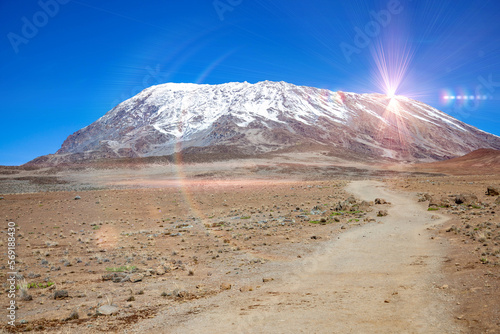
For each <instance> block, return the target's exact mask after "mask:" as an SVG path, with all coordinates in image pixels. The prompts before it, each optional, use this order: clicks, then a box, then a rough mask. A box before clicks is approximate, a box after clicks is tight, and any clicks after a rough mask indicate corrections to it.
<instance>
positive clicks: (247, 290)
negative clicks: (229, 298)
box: [240, 285, 253, 292]
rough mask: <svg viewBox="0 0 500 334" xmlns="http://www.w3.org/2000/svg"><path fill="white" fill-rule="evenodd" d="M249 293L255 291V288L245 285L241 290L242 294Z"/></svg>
mask: <svg viewBox="0 0 500 334" xmlns="http://www.w3.org/2000/svg"><path fill="white" fill-rule="evenodd" d="M249 291H253V288H252V287H251V286H249V285H244V286H242V287H241V288H240V292H249Z"/></svg>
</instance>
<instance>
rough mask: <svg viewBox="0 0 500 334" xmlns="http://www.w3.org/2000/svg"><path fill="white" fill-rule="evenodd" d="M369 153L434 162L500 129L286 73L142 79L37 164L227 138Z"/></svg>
mask: <svg viewBox="0 0 500 334" xmlns="http://www.w3.org/2000/svg"><path fill="white" fill-rule="evenodd" d="M306 143H307V144H311V145H320V146H324V147H325V148H330V149H331V150H332V151H336V152H340V151H342V150H345V151H350V152H354V153H357V154H360V155H366V156H368V157H373V158H381V159H392V160H396V161H435V160H442V159H447V158H452V157H456V156H461V155H464V154H466V153H469V152H470V151H473V150H475V149H478V148H494V149H500V137H498V136H495V135H492V134H488V133H486V132H484V131H482V130H479V129H477V128H475V127H473V126H470V125H468V124H466V123H463V122H461V121H459V120H457V119H455V118H453V117H451V116H449V115H447V114H445V113H443V112H441V111H439V110H437V109H435V108H432V107H430V106H428V105H425V104H424V103H422V102H419V101H416V100H412V99H410V98H407V97H403V96H397V97H394V98H388V97H387V96H385V95H382V94H376V93H373V94H356V93H350V92H340V91H338V92H333V91H329V90H326V89H320V88H314V87H308V86H296V85H293V84H289V83H286V82H283V81H280V82H272V81H261V82H258V83H255V84H251V83H248V82H231V83H225V84H219V85H208V84H201V85H199V84H191V83H166V84H161V85H156V86H151V87H149V88H146V89H145V90H143V91H142V92H140V93H139V94H137V95H136V96H134V97H132V98H130V99H128V100H126V101H124V102H122V103H120V104H118V105H117V106H116V107H115V108H113V109H111V110H110V111H109V112H107V113H106V114H105V115H103V116H102V117H101V118H99V119H98V120H97V121H95V122H93V123H92V124H90V125H88V126H86V127H84V128H82V129H80V130H78V131H76V132H75V133H73V134H72V135H70V136H68V138H67V139H66V140H65V141H64V143H63V144H62V146H61V148H60V149H59V150H58V151H57V152H56V154H54V155H47V156H43V157H40V158H37V159H35V160H33V161H32V162H31V163H33V164H37V163H59V162H67V161H80V160H89V159H90V160H95V159H109V158H136V157H149V156H164V155H170V154H174V153H177V152H182V151H184V150H186V149H189V148H207V149H209V148H210V147H212V146H218V147H223V146H226V147H228V150H230V151H237V152H240V153H241V154H244V155H250V156H251V155H258V154H262V153H268V152H273V151H278V150H282V149H285V148H293V147H294V146H300V145H303V144H306Z"/></svg>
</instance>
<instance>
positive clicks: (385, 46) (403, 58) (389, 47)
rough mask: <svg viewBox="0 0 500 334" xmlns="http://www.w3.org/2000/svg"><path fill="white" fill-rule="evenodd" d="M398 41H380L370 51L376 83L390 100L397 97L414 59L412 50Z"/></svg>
mask: <svg viewBox="0 0 500 334" xmlns="http://www.w3.org/2000/svg"><path fill="white" fill-rule="evenodd" d="M396 41H397V39H396V38H395V39H394V40H391V39H390V40H388V41H378V42H377V43H375V44H374V45H373V46H372V47H371V49H370V51H371V54H372V57H373V61H374V63H375V67H376V72H375V73H374V79H373V80H374V83H375V85H376V86H377V87H379V88H380V90H381V91H382V92H384V93H385V95H387V97H389V98H393V97H394V96H396V94H397V92H398V89H399V88H400V86H401V83H402V82H403V81H404V79H405V78H406V76H407V74H408V69H409V66H410V63H411V61H412V58H413V51H412V50H411V48H410V47H409V46H408V45H406V44H405V45H398V43H397V42H396Z"/></svg>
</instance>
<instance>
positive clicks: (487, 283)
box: [387, 175, 500, 333]
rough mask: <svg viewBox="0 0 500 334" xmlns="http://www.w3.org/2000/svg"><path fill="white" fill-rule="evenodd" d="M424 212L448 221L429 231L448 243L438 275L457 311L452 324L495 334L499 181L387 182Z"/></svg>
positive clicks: (499, 295) (499, 314)
mask: <svg viewBox="0 0 500 334" xmlns="http://www.w3.org/2000/svg"><path fill="white" fill-rule="evenodd" d="M387 182H388V183H389V184H390V185H391V186H392V187H393V188H395V189H405V191H411V192H414V193H415V198H416V199H417V200H418V201H420V202H423V203H425V204H426V206H427V207H428V208H427V210H429V211H430V212H433V213H435V214H436V215H445V216H447V217H449V220H448V221H447V222H446V223H445V224H444V225H442V226H439V227H437V228H435V229H433V230H432V233H433V238H438V239H444V240H448V241H450V242H451V249H450V251H449V254H448V259H447V261H446V262H445V264H446V265H445V267H444V272H445V273H446V275H447V276H448V279H449V281H450V284H449V289H451V291H453V293H454V294H456V295H457V296H458V299H459V303H460V305H461V307H460V309H459V314H457V318H458V319H460V320H461V321H463V322H464V323H465V324H466V325H467V327H468V328H469V330H470V331H471V332H472V333H499V332H500V307H499V300H500V219H499V211H498V210H499V208H500V196H499V195H500V194H499V192H500V187H499V185H500V177H499V176H498V175H475V176H470V175H468V176H463V175H460V176H440V177H434V178H430V179H429V178H419V177H416V178H409V179H405V180H402V179H392V180H388V181H387Z"/></svg>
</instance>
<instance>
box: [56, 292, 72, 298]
mask: <svg viewBox="0 0 500 334" xmlns="http://www.w3.org/2000/svg"><path fill="white" fill-rule="evenodd" d="M68 296H69V295H68V291H66V290H56V291H54V299H64V298H68Z"/></svg>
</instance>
